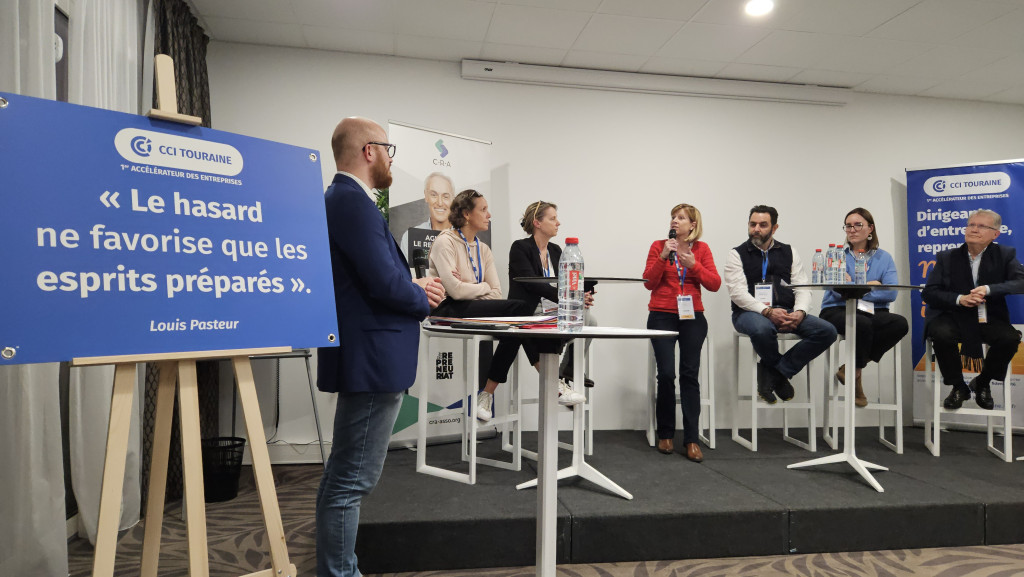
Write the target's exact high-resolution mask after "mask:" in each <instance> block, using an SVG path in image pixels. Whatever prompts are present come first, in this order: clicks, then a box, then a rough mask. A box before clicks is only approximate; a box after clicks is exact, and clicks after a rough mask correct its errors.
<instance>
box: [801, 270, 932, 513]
mask: <svg viewBox="0 0 1024 577" xmlns="http://www.w3.org/2000/svg"><path fill="white" fill-rule="evenodd" d="M790 286H791V287H793V288H815V289H824V290H833V291H836V292H837V293H839V296H840V297H841V298H842V299H843V300H844V301H846V362H847V364H849V365H852V364H853V359H856V358H857V299H859V298H860V297H862V296H864V295H866V294H868V293H869V292H871V291H872V290H874V289H881V290H921V288H922V287H919V286H914V285H889V284H839V285H832V284H794V285H790ZM846 375H847V378H846V387H847V391H846V395H845V396H844V399H843V402H844V403H845V405H844V407H843V410H844V411H845V413H846V425H845V431H846V434H845V435H843V451H842V452H841V453H836V454H835V455H829V456H827V457H820V458H818V459H811V460H810V461H803V462H800V463H794V464H792V465H789V467H788V468H789V469H800V468H803V467H816V466H818V465H829V464H832V463H849V464H850V466H851V467H853V469H854V470H855V471H857V473H859V474H860V476H861V477H863V478H864V480H865V481H867V482H868V483H869V484H870V485H871V486H872V487H874V489H875V490H876V491H878V492H879V493H884V492H885V489H883V488H882V485H880V484H879V483H878V481H876V480H875V477H874V476H872V475H871V473H870V472H869V471H868V470H869V469H870V470H874V471H888V470H889V469H888V468H887V467H883V466H881V465H876V464H874V463H869V462H867V461H865V460H863V459H860V458H858V457H857V444H856V442H855V438H854V435H855V434H856V426H855V423H854V419H855V414H854V413H855V408H854V407H855V406H854V397H855V396H856V395H854V394H853V390H852V388H851V384H850V383H852V382H853V380H854V378H855V376H854V371H847V372H846ZM825 378H832V375H825Z"/></svg>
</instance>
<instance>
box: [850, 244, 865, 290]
mask: <svg viewBox="0 0 1024 577" xmlns="http://www.w3.org/2000/svg"><path fill="white" fill-rule="evenodd" d="M853 282H854V283H856V284H868V255H867V254H866V253H865V252H864V249H860V250H858V251H857V260H856V262H855V263H854V265H853Z"/></svg>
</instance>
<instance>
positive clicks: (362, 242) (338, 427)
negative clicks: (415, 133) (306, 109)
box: [316, 118, 444, 577]
mask: <svg viewBox="0 0 1024 577" xmlns="http://www.w3.org/2000/svg"><path fill="white" fill-rule="evenodd" d="M331 148H332V149H333V150H334V160H335V163H336V164H337V166H338V174H337V175H335V177H334V182H332V183H331V185H330V186H329V187H328V188H327V193H326V194H325V202H326V205H327V232H328V236H329V238H330V243H331V267H332V268H333V271H334V301H335V306H336V308H337V315H338V330H339V332H340V336H339V344H340V346H339V347H336V348H321V349H318V350H317V357H318V364H317V386H318V387H319V388H320V390H321V391H324V392H328V393H335V392H336V393H338V406H337V412H336V413H335V417H334V442H333V445H332V448H331V456H330V458H329V459H328V461H327V467H326V468H325V469H324V475H323V478H322V479H321V480H320V489H319V491H318V492H317V499H316V560H317V574H318V575H320V576H321V577H325V576H330V577H358V576H359V575H361V573H360V572H359V569H358V568H357V567H356V554H355V544H356V530H357V528H358V525H359V507H360V504H361V502H362V499H363V497H364V496H365V495H368V494H369V493H370V491H372V490H373V488H374V486H375V485H376V484H377V480H378V479H379V478H380V473H381V470H382V469H383V467H384V458H385V457H386V456H387V450H388V441H389V439H390V438H391V430H392V429H393V428H394V426H395V419H396V418H397V417H398V410H399V408H400V407H401V405H402V396H403V394H404V391H405V390H406V389H408V388H409V387H411V386H412V384H413V381H414V380H415V378H416V360H417V349H418V347H419V336H420V321H422V320H423V319H424V318H425V317H426V316H427V315H428V314H429V313H430V309H431V308H433V307H436V306H437V305H438V303H440V302H441V300H442V299H443V298H444V288H443V287H442V286H441V283H440V281H439V279H415V280H413V279H412V278H411V276H410V275H409V264H408V263H407V262H406V260H405V258H404V257H403V256H402V253H401V251H399V250H398V245H397V244H396V243H395V239H394V237H392V236H391V232H390V231H388V225H387V223H386V222H385V221H384V218H383V217H382V216H381V214H380V212H379V211H378V210H377V206H376V204H375V203H374V201H373V200H372V199H373V192H372V191H371V188H387V187H389V186H391V158H392V157H393V156H394V154H395V145H393V144H389V143H388V142H387V133H385V132H384V129H383V128H381V126H380V125H379V124H377V123H375V122H373V121H371V120H366V119H364V118H346V119H345V120H342V121H341V123H340V124H338V127H337V128H335V129H334V135H333V136H332V138H331Z"/></svg>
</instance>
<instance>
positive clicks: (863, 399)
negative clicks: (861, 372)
mask: <svg viewBox="0 0 1024 577" xmlns="http://www.w3.org/2000/svg"><path fill="white" fill-rule="evenodd" d="M856 390H857V394H856V395H855V396H854V397H853V404H854V405H857V406H858V407H866V406H868V398H867V396H865V395H864V387H862V386H861V381H860V377H857V387H856Z"/></svg>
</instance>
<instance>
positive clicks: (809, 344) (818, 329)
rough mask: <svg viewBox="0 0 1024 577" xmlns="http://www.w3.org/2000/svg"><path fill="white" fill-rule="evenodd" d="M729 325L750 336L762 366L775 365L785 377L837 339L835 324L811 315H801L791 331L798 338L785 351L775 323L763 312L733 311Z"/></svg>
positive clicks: (805, 364)
mask: <svg viewBox="0 0 1024 577" xmlns="http://www.w3.org/2000/svg"><path fill="white" fill-rule="evenodd" d="M787 312H792V311H787ZM732 326H733V327H735V328H736V330H737V331H738V332H740V333H743V334H745V335H747V336H748V337H750V344H751V345H753V347H754V352H756V353H757V356H759V357H761V362H763V363H764V364H765V366H768V367H775V369H776V370H778V371H779V372H780V373H782V376H784V377H786V378H787V379H791V378H793V375H795V374H797V373H799V372H800V370H801V369H803V368H804V367H805V366H807V363H809V362H811V361H812V360H814V358H815V357H817V356H818V355H820V354H821V353H823V352H825V350H826V349H828V348H829V347H830V346H832V343H834V342H835V341H836V328H835V327H834V326H832V324H831V323H829V322H826V321H823V320H821V319H819V318H818V317H816V316H813V315H807V316H806V317H804V320H803V322H801V323H800V325H799V326H797V328H796V330H795V331H793V333H794V334H796V335H797V336H799V337H800V341H799V342H797V343H796V345H794V346H793V347H791V348H790V349H789V350H788V351H786V354H784V355H780V354H779V338H778V334H779V331H778V327H776V326H775V323H773V322H772V321H770V320H768V319H767V318H765V316H764V315H762V314H760V313H755V312H750V311H739V312H733V313H732Z"/></svg>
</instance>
